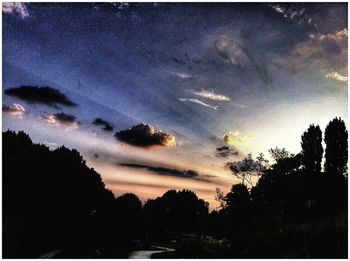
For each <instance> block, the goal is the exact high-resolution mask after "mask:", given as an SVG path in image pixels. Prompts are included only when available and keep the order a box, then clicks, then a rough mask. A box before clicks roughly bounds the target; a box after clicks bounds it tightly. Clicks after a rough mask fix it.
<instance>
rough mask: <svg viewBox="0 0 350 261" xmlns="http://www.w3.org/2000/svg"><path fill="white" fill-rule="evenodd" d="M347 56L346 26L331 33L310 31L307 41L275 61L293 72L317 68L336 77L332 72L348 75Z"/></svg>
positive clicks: (331, 76)
mask: <svg viewBox="0 0 350 261" xmlns="http://www.w3.org/2000/svg"><path fill="white" fill-rule="evenodd" d="M347 57H348V30H347V28H344V29H343V30H339V31H336V32H334V33H331V34H322V33H310V34H309V35H308V38H307V39H306V40H305V41H303V42H300V43H298V44H296V45H295V47H294V48H293V49H292V50H291V51H290V52H289V53H288V54H287V55H285V56H283V57H277V58H275V59H274V60H273V63H274V64H275V66H277V67H279V68H283V69H284V70H286V71H288V72H290V73H292V74H296V73H300V72H302V71H304V70H306V69H316V70H319V71H321V73H322V74H327V73H328V76H329V77H330V78H335V77H336V75H335V74H334V73H333V74H332V73H331V72H336V73H337V74H339V75H343V76H345V77H347V70H348V63H347ZM329 73H330V74H329ZM337 78H339V77H337ZM342 79H343V80H344V78H342Z"/></svg>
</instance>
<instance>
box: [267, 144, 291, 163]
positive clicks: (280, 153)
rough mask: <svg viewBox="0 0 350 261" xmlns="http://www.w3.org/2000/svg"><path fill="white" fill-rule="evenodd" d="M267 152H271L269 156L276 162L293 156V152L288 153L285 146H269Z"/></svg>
mask: <svg viewBox="0 0 350 261" xmlns="http://www.w3.org/2000/svg"><path fill="white" fill-rule="evenodd" d="M269 153H270V154H271V157H272V158H273V159H274V160H275V161H276V163H278V162H279V161H281V160H284V159H286V158H291V157H294V154H293V153H290V152H289V151H287V150H286V149H285V148H282V149H280V148H278V147H276V148H271V149H269Z"/></svg>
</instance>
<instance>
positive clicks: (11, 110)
mask: <svg viewBox="0 0 350 261" xmlns="http://www.w3.org/2000/svg"><path fill="white" fill-rule="evenodd" d="M2 111H3V112H5V113H8V114H9V115H11V116H15V117H20V118H22V117H23V115H24V114H25V113H26V110H25V109H24V107H23V106H22V105H21V104H18V103H13V104H11V105H5V104H3V105H2Z"/></svg>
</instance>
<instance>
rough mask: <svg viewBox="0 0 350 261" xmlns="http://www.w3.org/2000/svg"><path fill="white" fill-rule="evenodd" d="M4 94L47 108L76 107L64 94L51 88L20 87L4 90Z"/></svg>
mask: <svg viewBox="0 0 350 261" xmlns="http://www.w3.org/2000/svg"><path fill="white" fill-rule="evenodd" d="M5 94H6V95H8V96H13V97H17V98H19V99H22V100H25V101H27V102H31V103H43V104H46V105H49V106H55V105H57V104H61V105H66V106H76V104H75V103H74V102H72V101H71V100H70V99H69V98H68V97H67V96H66V95H65V94H63V93H61V92H60V91H59V90H57V89H54V88H51V87H38V86H23V85H22V86H20V87H15V88H9V89H7V90H5Z"/></svg>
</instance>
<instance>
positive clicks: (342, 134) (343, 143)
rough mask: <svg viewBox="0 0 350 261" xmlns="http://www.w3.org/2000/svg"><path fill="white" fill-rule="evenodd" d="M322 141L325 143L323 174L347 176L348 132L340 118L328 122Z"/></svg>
mask: <svg viewBox="0 0 350 261" xmlns="http://www.w3.org/2000/svg"><path fill="white" fill-rule="evenodd" d="M324 141H325V143H326V161H325V164H324V168H325V172H326V173H327V174H342V175H347V162H348V131H347V130H346V127H345V123H344V121H343V120H342V119H341V118H339V119H338V118H334V119H333V120H332V121H330V122H329V124H328V125H327V127H326V131H325V137H324Z"/></svg>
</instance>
